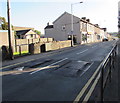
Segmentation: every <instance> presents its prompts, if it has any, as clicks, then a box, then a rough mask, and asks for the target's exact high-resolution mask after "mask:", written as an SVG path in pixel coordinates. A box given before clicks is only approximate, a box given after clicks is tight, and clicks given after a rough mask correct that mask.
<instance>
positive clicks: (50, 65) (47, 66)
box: [30, 58, 68, 74]
mask: <svg viewBox="0 0 120 103" xmlns="http://www.w3.org/2000/svg"><path fill="white" fill-rule="evenodd" d="M67 59H68V58H64V59H62V60H60V61H57V62H55V63H52V64H50V65H48V66H46V67H42V68H40V69H39V70H36V71H34V72H31V73H30V74H34V73H36V72H38V71H40V70H43V69H47V68H48V67H50V66H53V65H55V64H57V63H60V62H62V61H64V60H67Z"/></svg>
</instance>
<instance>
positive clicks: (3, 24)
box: [0, 17, 13, 30]
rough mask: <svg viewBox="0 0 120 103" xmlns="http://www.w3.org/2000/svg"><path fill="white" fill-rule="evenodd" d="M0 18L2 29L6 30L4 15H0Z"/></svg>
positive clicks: (6, 24)
mask: <svg viewBox="0 0 120 103" xmlns="http://www.w3.org/2000/svg"><path fill="white" fill-rule="evenodd" d="M0 20H1V21H2V24H1V26H2V27H1V29H2V30H8V22H6V19H5V18H4V17H0ZM11 27H12V30H13V25H11Z"/></svg>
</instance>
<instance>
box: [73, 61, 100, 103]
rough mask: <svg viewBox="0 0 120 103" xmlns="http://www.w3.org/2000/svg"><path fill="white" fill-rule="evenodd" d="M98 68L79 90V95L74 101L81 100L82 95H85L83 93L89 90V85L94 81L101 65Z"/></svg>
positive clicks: (75, 102)
mask: <svg viewBox="0 0 120 103" xmlns="http://www.w3.org/2000/svg"><path fill="white" fill-rule="evenodd" d="M101 64H102V63H101ZM101 64H100V65H99V67H98V68H97V69H96V71H95V72H94V74H93V75H92V77H91V78H90V79H89V80H88V82H87V83H86V84H85V86H84V87H83V88H82V90H81V91H80V92H79V94H78V95H77V97H76V98H75V100H74V101H73V103H78V102H79V100H80V99H81V97H82V96H83V94H84V93H85V91H86V90H87V88H88V86H89V85H90V83H91V82H92V80H93V79H94V78H95V76H96V74H97V73H98V71H99V70H100V66H101Z"/></svg>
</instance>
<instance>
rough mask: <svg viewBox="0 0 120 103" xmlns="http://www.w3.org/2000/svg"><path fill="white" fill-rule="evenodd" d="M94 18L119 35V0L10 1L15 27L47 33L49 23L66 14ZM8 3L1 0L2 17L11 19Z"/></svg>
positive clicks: (5, 0)
mask: <svg viewBox="0 0 120 103" xmlns="http://www.w3.org/2000/svg"><path fill="white" fill-rule="evenodd" d="M80 1H83V3H82V4H76V5H73V15H75V16H77V17H79V18H81V17H86V18H88V19H90V22H91V23H93V24H99V25H100V27H101V28H103V27H106V28H107V31H108V32H117V31H118V28H117V25H118V20H117V17H118V2H119V0H10V6H11V24H12V25H14V26H21V27H32V28H35V29H36V30H39V31H41V33H42V34H44V28H45V27H46V25H47V23H48V22H50V24H52V22H54V21H55V20H56V19H57V18H58V17H59V16H60V15H61V14H63V13H64V12H65V11H66V12H68V13H71V4H72V3H77V2H80ZM6 2H7V0H0V16H1V17H5V18H6V19H7V3H6Z"/></svg>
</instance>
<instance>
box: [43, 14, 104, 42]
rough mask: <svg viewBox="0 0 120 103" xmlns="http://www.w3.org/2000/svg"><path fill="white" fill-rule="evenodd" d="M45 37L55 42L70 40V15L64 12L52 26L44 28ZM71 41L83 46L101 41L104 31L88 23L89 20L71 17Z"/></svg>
mask: <svg viewBox="0 0 120 103" xmlns="http://www.w3.org/2000/svg"><path fill="white" fill-rule="evenodd" d="M44 30H45V37H50V38H54V39H55V40H57V41H62V40H71V38H72V36H71V14H69V13H67V12H64V13H63V14H62V15H61V16H60V17H58V18H57V19H56V20H55V21H54V22H53V25H49V23H48V24H47V26H46V27H45V29H44ZM73 30H74V31H73V41H74V44H75V43H77V44H83V43H91V42H98V41H102V39H103V38H104V36H105V31H104V29H103V28H100V27H99V25H96V24H92V23H90V19H86V17H82V18H81V19H80V18H79V17H77V16H74V15H73Z"/></svg>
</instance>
